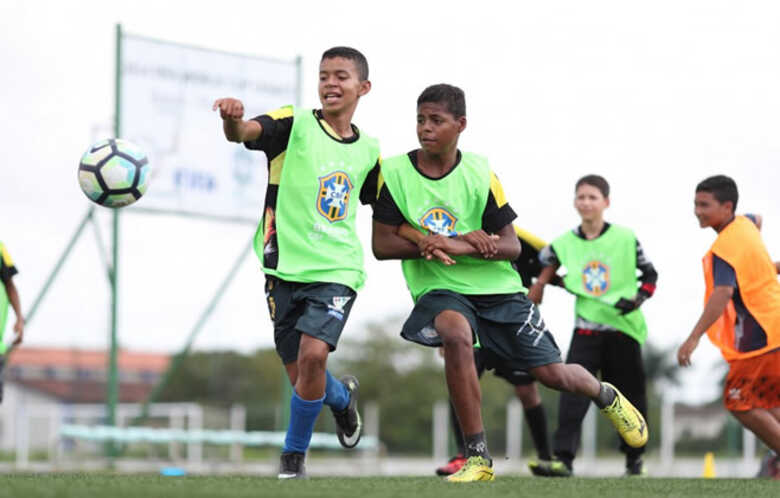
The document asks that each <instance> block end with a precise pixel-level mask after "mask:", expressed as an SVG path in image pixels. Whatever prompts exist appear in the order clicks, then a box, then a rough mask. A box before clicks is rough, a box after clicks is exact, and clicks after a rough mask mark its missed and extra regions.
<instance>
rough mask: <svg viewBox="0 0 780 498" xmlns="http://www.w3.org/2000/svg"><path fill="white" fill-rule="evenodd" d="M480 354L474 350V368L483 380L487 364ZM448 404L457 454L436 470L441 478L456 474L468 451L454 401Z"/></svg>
mask: <svg viewBox="0 0 780 498" xmlns="http://www.w3.org/2000/svg"><path fill="white" fill-rule="evenodd" d="M480 352H481V349H480V348H474V366H475V367H476V369H477V377H478V378H482V374H483V373H485V362H484V361H483V360H482V356H481V354H480ZM448 404H449V407H450V426H451V427H452V435H453V437H454V438H455V445H456V448H457V453H456V454H455V455H454V456H453V457H452V458H450V459H449V461H448V462H447V463H446V464H445V465H442V466H441V467H438V468H437V469H436V475H439V476H448V475H451V474H454V473H455V472H457V471H459V470H460V469H461V467H463V465H464V464H465V463H466V449H465V446H464V442H463V432H462V431H461V430H460V422H458V415H457V414H456V413H455V407H454V406H453V405H452V401H450V402H449V403H448Z"/></svg>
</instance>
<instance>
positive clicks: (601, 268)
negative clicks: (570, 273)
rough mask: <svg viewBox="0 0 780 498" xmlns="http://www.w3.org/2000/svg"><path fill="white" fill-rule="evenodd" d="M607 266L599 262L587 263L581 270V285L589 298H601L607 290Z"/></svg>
mask: <svg viewBox="0 0 780 498" xmlns="http://www.w3.org/2000/svg"><path fill="white" fill-rule="evenodd" d="M609 277H610V275H609V266H607V265H605V264H604V263H602V262H601V261H596V260H593V261H588V263H587V264H586V265H585V268H583V269H582V285H583V286H584V287H585V292H587V293H588V294H590V295H591V296H596V297H598V296H603V295H604V294H606V293H607V291H608V290H609V280H610V278H609Z"/></svg>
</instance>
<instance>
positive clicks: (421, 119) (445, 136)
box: [417, 102, 466, 155]
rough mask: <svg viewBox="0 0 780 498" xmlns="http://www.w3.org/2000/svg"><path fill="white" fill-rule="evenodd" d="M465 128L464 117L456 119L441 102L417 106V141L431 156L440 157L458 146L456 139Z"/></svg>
mask: <svg viewBox="0 0 780 498" xmlns="http://www.w3.org/2000/svg"><path fill="white" fill-rule="evenodd" d="M465 128H466V117H465V116H461V117H459V118H456V117H455V116H454V115H453V114H452V113H451V112H450V111H449V109H447V105H446V104H444V103H442V102H423V103H422V104H420V105H419V106H417V140H419V142H420V147H422V149H423V150H424V151H425V152H426V153H428V154H433V155H442V154H444V153H446V152H447V151H451V150H452V149H454V148H457V146H458V137H459V136H460V133H461V132H462V131H463V130H464V129H465Z"/></svg>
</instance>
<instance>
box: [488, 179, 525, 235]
mask: <svg viewBox="0 0 780 498" xmlns="http://www.w3.org/2000/svg"><path fill="white" fill-rule="evenodd" d="M515 218H517V214H516V213H515V212H514V210H513V209H512V207H511V206H510V205H509V203H508V202H507V200H506V195H505V194H504V187H503V186H501V182H500V181H498V177H497V176H496V175H495V173H493V172H492V171H491V172H490V191H489V192H488V199H487V203H486V204H485V210H484V211H483V212H482V230H484V231H486V232H487V233H496V232H498V231H499V230H501V229H502V228H504V227H505V226H507V225H508V224H510V223H512V221H514V219H515Z"/></svg>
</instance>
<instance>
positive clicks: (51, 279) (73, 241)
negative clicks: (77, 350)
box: [24, 206, 95, 324]
mask: <svg viewBox="0 0 780 498" xmlns="http://www.w3.org/2000/svg"><path fill="white" fill-rule="evenodd" d="M94 210H95V207H94V206H90V207H89V209H87V214H85V215H84V218H82V220H81V223H79V226H78V228H76V232H75V233H74V234H73V237H71V238H70V241H69V242H68V245H67V246H65V250H64V251H63V252H62V256H60V259H58V260H57V263H56V264H55V265H54V269H53V270H52V271H51V273H50V274H49V278H47V279H46V283H45V284H43V289H41V292H39V293H38V296H37V297H36V298H35V301H33V304H32V306H31V307H30V311H28V312H27V313H26V314H25V316H24V319H25V321H26V322H27V324H29V323H30V320H32V317H33V315H35V312H36V311H37V310H38V306H39V305H40V304H41V301H43V298H44V296H45V295H46V293H47V292H48V290H49V287H51V284H52V283H54V279H55V277H56V276H57V274H58V273H59V272H60V269H62V265H63V264H64V263H65V260H66V259H67V258H68V255H70V251H71V250H72V249H73V246H74V245H76V241H78V240H79V237H80V236H81V232H83V231H84V227H85V226H87V222H88V221H89V220H90V218H92V214H93V212H94Z"/></svg>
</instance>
